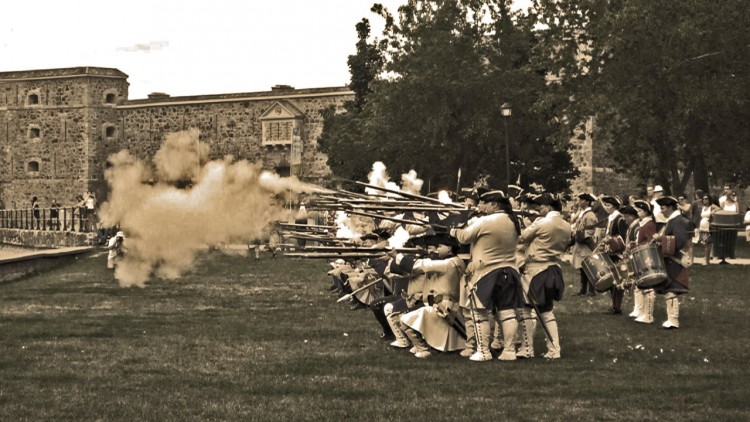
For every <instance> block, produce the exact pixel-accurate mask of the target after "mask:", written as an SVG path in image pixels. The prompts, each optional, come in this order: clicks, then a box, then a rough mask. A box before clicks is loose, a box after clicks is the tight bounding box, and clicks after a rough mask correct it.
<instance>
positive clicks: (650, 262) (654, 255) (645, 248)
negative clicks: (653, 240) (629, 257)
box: [633, 244, 667, 289]
mask: <svg viewBox="0 0 750 422" xmlns="http://www.w3.org/2000/svg"><path fill="white" fill-rule="evenodd" d="M633 278H635V285H636V286H638V287H640V288H642V289H648V288H651V287H654V286H656V285H659V284H661V283H663V282H664V280H666V279H667V268H666V266H665V265H664V258H663V257H662V256H661V254H659V249H658V248H657V246H656V245H655V244H649V245H642V246H638V247H636V248H635V249H633Z"/></svg>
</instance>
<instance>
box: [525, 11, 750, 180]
mask: <svg viewBox="0 0 750 422" xmlns="http://www.w3.org/2000/svg"><path fill="white" fill-rule="evenodd" d="M534 10H535V13H536V14H537V15H538V16H539V19H540V22H542V23H543V24H544V28H545V29H544V30H541V31H539V34H540V37H541V38H542V40H543V41H542V42H541V43H540V44H539V46H538V47H537V48H538V54H536V55H535V57H536V58H537V59H538V60H540V62H541V63H542V64H541V66H544V67H546V68H548V69H550V70H552V71H553V73H554V74H556V75H558V76H559V77H560V83H559V84H557V85H555V86H554V87H553V90H552V91H550V93H554V94H555V95H558V96H559V97H567V98H570V99H571V101H569V102H567V103H562V102H561V103H560V104H561V109H560V110H559V111H560V116H564V118H563V122H565V123H566V124H567V125H568V130H569V131H571V132H572V131H573V129H574V127H575V126H576V125H578V124H580V122H582V121H583V120H585V118H587V117H588V116H595V117H596V123H597V125H596V127H597V131H596V133H595V139H596V140H602V139H608V140H611V144H610V147H609V152H610V155H611V157H612V158H614V159H615V161H616V163H617V165H618V167H619V168H620V169H622V170H625V171H628V172H629V173H630V174H631V175H632V176H633V177H635V178H637V179H640V180H641V181H643V182H645V181H646V180H654V181H656V182H659V183H661V184H664V185H665V186H670V187H671V190H672V191H673V192H681V191H683V190H684V189H685V187H686V185H687V184H688V182H689V181H690V179H691V177H692V178H693V180H694V182H695V186H696V187H699V188H703V189H707V188H708V187H709V175H710V174H713V175H714V176H715V177H716V178H717V179H719V180H720V181H729V180H733V181H739V182H744V183H746V182H747V181H748V176H749V174H748V171H750V161H749V159H750V153H748V148H747V147H748V144H749V143H750V131H749V127H750V126H748V122H749V121H750V109H749V104H748V95H747V93H748V92H749V91H748V78H749V77H750V75H749V74H748V69H750V60H749V59H750V41H749V39H750V37H748V36H747V33H746V29H745V28H746V27H747V25H748V24H750V9H749V8H748V7H747V6H746V4H745V2H743V1H741V0H726V1H722V2H713V1H708V0H684V1H654V0H576V1H569V0H536V2H535V7H534ZM559 97H558V98H559Z"/></svg>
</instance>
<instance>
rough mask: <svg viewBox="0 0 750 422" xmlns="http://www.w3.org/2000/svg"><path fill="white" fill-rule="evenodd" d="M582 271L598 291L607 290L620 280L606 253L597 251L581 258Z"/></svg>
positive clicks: (615, 267) (617, 271) (618, 273)
mask: <svg viewBox="0 0 750 422" xmlns="http://www.w3.org/2000/svg"><path fill="white" fill-rule="evenodd" d="M583 272H584V273H585V274H586V277H588V279H589V280H591V281H592V282H593V283H594V287H595V288H596V291H598V292H605V291H607V290H609V289H610V288H611V287H612V286H614V285H615V283H619V282H620V279H621V277H620V272H619V270H618V269H617V266H615V264H614V263H613V262H612V258H610V257H609V255H607V254H606V253H597V254H593V255H591V256H588V257H586V259H584V260H583Z"/></svg>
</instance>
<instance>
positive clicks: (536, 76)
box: [320, 0, 750, 192]
mask: <svg viewBox="0 0 750 422" xmlns="http://www.w3.org/2000/svg"><path fill="white" fill-rule="evenodd" d="M509 5H510V1H509V0H408V1H407V2H406V4H405V5H404V6H401V7H400V8H399V9H398V12H397V14H395V15H394V14H391V13H390V11H388V10H386V9H385V8H383V7H382V6H380V5H377V4H376V5H374V6H373V8H372V11H373V12H375V13H376V14H377V15H379V16H380V17H381V18H382V19H384V21H385V29H384V31H383V34H382V37H380V38H375V39H374V40H373V41H372V42H369V41H368V39H369V38H370V28H369V22H368V21H367V20H366V19H365V20H363V21H362V22H360V23H359V24H358V25H357V31H358V34H359V41H358V43H357V53H356V54H355V55H353V56H350V58H349V67H350V71H351V74H352V83H351V87H352V89H353V90H354V91H355V100H354V101H353V102H352V104H349V105H347V107H346V108H347V111H348V112H347V113H346V114H339V115H336V114H334V113H333V112H329V113H328V115H327V116H326V119H325V125H324V126H325V127H324V130H323V134H322V136H321V140H320V144H321V148H322V149H323V151H324V152H326V153H327V154H328V156H329V164H330V166H331V168H332V169H333V171H334V172H335V173H336V174H337V175H340V176H342V177H347V178H361V177H362V176H363V175H365V174H366V173H367V172H368V171H369V168H370V165H371V163H372V162H373V161H376V160H379V161H383V162H385V163H386V164H387V165H388V168H389V169H390V170H391V171H392V172H394V173H395V172H406V171H408V170H409V169H415V170H416V171H417V172H418V174H420V176H421V177H422V178H423V179H425V180H426V181H431V182H432V186H433V187H451V186H455V181H456V173H457V171H458V169H461V170H462V175H463V176H462V179H463V180H464V181H465V183H464V184H466V183H470V181H472V180H476V179H477V178H479V177H480V176H483V175H490V176H493V179H494V180H496V181H498V183H496V184H495V185H496V186H498V187H500V186H502V185H503V184H504V182H505V173H506V158H505V145H506V144H505V142H506V139H505V134H504V125H505V124H506V123H507V124H508V125H509V126H508V129H509V130H508V132H509V138H510V145H509V147H510V148H509V151H510V173H511V179H512V180H515V179H516V178H517V177H520V178H521V180H522V184H528V183H531V182H536V183H540V184H542V185H543V186H545V187H546V188H548V189H552V190H564V189H565V188H567V187H568V183H569V181H570V179H572V178H573V177H575V176H576V175H577V170H576V169H575V168H573V166H572V164H571V162H570V155H569V153H568V148H569V140H570V138H571V137H572V136H573V135H574V134H575V133H577V132H578V129H580V127H581V125H582V124H583V123H584V122H585V121H586V120H587V119H589V118H591V117H594V118H595V125H594V127H595V132H594V133H593V139H594V142H595V145H594V147H595V148H602V147H604V146H606V148H608V152H609V156H610V157H611V158H613V161H612V162H613V163H614V164H613V165H614V166H615V167H616V170H618V171H621V172H626V173H628V174H629V175H631V176H632V178H633V179H634V180H635V181H637V182H641V183H646V182H656V183H659V184H662V185H664V186H668V187H669V189H670V190H671V191H672V192H682V191H683V190H684V189H685V187H686V185H687V184H688V183H689V181H690V180H691V179H692V180H693V181H694V185H695V187H697V188H703V189H707V188H709V184H710V183H712V184H717V183H724V182H738V183H740V184H747V183H748V181H749V180H748V179H750V148H748V146H750V142H749V141H750V106H749V105H748V92H749V90H748V78H749V77H750V76H749V75H750V72H748V70H750V36H748V35H747V33H746V28H747V26H748V24H750V8H748V7H747V6H746V5H745V4H744V1H742V0H725V1H722V2H714V1H709V0H683V1H671V0H534V2H533V5H532V7H531V8H530V9H529V10H528V11H522V12H511V11H510V8H509ZM506 102H508V103H511V104H512V105H513V117H512V118H511V119H510V120H506V121H504V120H503V118H502V117H501V115H500V106H501V105H502V104H503V103H506ZM499 182H502V183H499Z"/></svg>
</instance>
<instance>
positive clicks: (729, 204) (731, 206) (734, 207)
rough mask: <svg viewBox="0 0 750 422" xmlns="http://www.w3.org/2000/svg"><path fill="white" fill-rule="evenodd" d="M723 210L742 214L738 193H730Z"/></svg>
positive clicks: (722, 207)
mask: <svg viewBox="0 0 750 422" xmlns="http://www.w3.org/2000/svg"><path fill="white" fill-rule="evenodd" d="M721 209H722V210H724V211H727V212H732V213H735V214H739V213H740V204H738V203H737V192H732V193H730V194H729V195H728V196H727V197H726V199H724V203H723V205H722V206H721Z"/></svg>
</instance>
